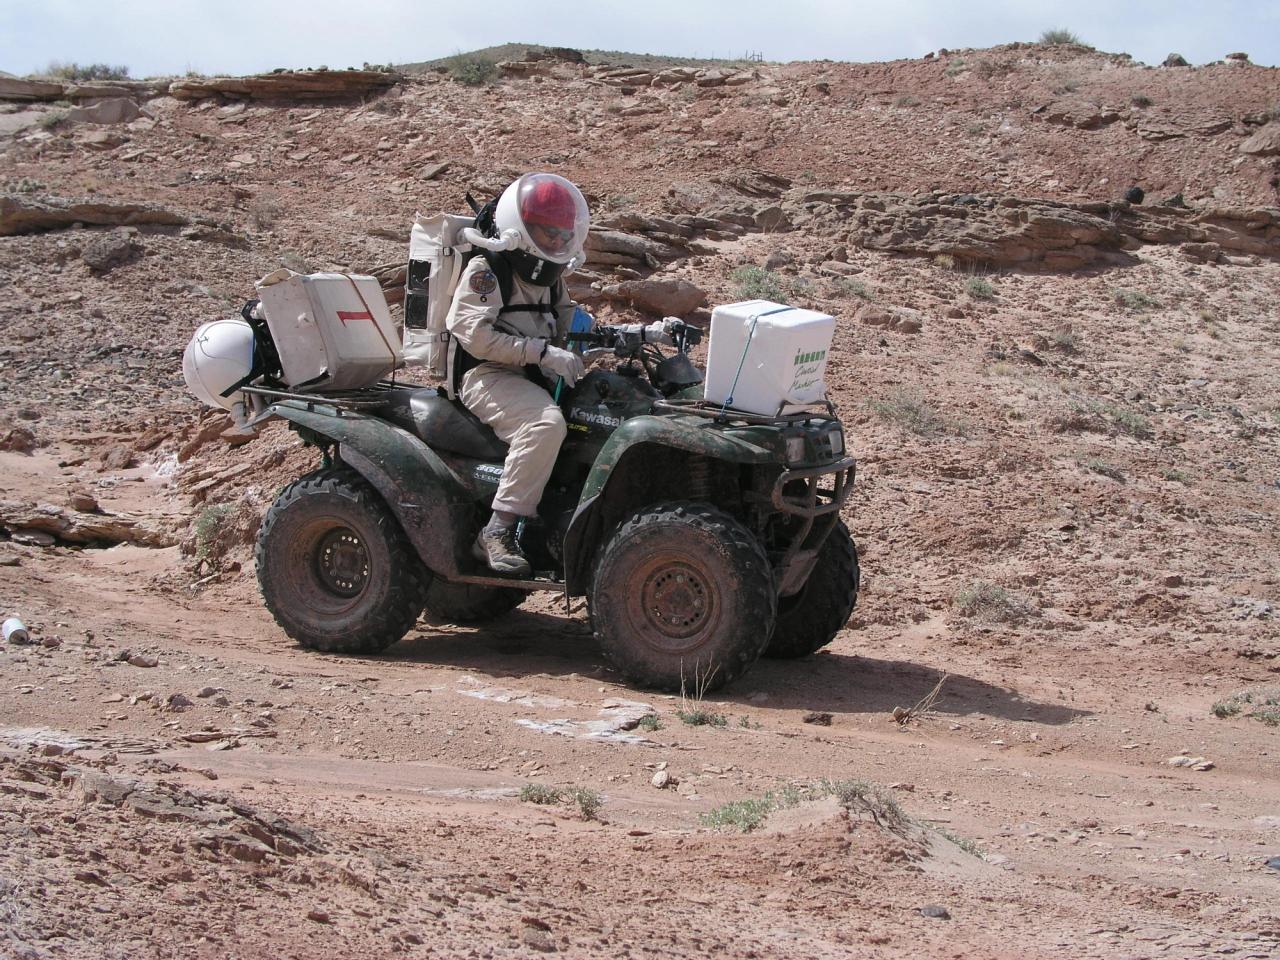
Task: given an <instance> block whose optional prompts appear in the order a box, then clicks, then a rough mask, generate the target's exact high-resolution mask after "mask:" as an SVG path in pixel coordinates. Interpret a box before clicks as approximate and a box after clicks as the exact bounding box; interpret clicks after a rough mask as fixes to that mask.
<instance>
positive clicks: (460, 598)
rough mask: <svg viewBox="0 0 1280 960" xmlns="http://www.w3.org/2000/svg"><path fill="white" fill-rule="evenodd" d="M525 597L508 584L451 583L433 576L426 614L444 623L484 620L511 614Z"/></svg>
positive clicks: (521, 591)
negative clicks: (507, 585)
mask: <svg viewBox="0 0 1280 960" xmlns="http://www.w3.org/2000/svg"><path fill="white" fill-rule="evenodd" d="M526 596H528V594H526V593H525V592H524V591H523V590H513V589H511V588H510V587H485V586H481V585H479V584H475V583H450V582H449V581H447V580H441V579H440V578H438V577H436V578H433V579H432V581H431V586H429V587H428V588H427V613H428V615H430V616H432V617H434V618H435V619H437V620H443V621H444V622H445V623H484V622H485V621H486V620H496V619H498V617H501V616H505V615H506V614H508V613H510V612H511V611H512V610H514V609H515V608H516V607H518V606H520V604H521V602H522V601H523V600H524V598H525V597H526Z"/></svg>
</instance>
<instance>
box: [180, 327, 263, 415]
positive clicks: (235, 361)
mask: <svg viewBox="0 0 1280 960" xmlns="http://www.w3.org/2000/svg"><path fill="white" fill-rule="evenodd" d="M253 360H254V342H253V328H252V327H251V326H249V324H248V322H246V321H245V320H242V319H241V318H239V317H236V318H234V319H231V318H227V319H222V320H210V321H209V322H208V323H203V324H201V325H200V327H199V328H198V329H197V330H196V332H195V334H194V335H193V336H192V337H191V342H190V343H188V344H187V349H186V350H185V351H183V354H182V379H184V380H185V381H187V389H188V390H190V391H191V393H192V394H194V395H195V397H196V398H197V399H198V400H202V401H204V402H205V403H207V404H208V405H209V406H211V407H221V408H222V409H224V410H231V409H232V408H233V407H235V406H236V404H242V403H244V399H245V397H244V394H243V393H241V392H240V391H239V390H237V391H235V392H234V393H232V394H231V395H230V396H225V397H224V396H223V395H222V394H223V391H225V390H228V389H229V388H231V387H233V386H236V385H238V384H241V383H242V381H243V380H244V379H245V377H247V376H249V375H250V373H251V372H252V371H253Z"/></svg>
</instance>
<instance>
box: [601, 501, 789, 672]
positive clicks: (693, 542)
mask: <svg viewBox="0 0 1280 960" xmlns="http://www.w3.org/2000/svg"><path fill="white" fill-rule="evenodd" d="M599 557H600V560H599V562H598V563H597V565H596V571H595V577H594V579H593V582H592V587H591V593H590V594H589V596H588V603H589V606H590V612H591V624H592V627H593V629H594V630H595V635H596V639H597V640H598V641H599V643H600V647H601V649H602V650H603V651H604V655H605V656H606V657H607V658H608V659H609V660H610V661H611V662H612V663H613V665H614V666H616V667H617V668H618V670H619V671H621V672H622V673H623V674H624V675H625V676H626V677H627V679H628V680H630V681H632V682H633V683H635V684H638V685H640V686H644V687H654V688H657V689H659V690H679V689H681V687H685V688H686V689H688V690H689V691H691V692H693V693H695V694H701V693H702V692H704V691H707V690H714V689H716V688H717V687H720V686H723V685H724V684H726V683H728V682H729V681H731V680H733V679H734V678H735V677H737V676H738V675H740V674H741V673H742V672H743V671H745V670H746V669H747V668H748V667H750V666H751V664H753V663H754V662H755V661H756V660H757V659H758V658H759V656H760V654H761V652H762V651H763V650H764V647H765V645H766V644H767V643H768V638H769V635H770V633H771V632H772V627H773V619H774V614H775V611H776V604H777V598H776V595H775V592H774V586H773V575H772V572H771V570H770V568H769V559H768V557H767V556H766V555H765V552H764V548H763V547H762V546H761V545H760V543H759V541H758V540H756V538H755V537H753V536H752V535H751V533H750V531H748V530H747V529H746V528H745V527H744V526H743V525H742V524H740V523H739V522H738V521H737V520H735V519H734V518H733V517H731V516H729V515H728V514H727V513H725V512H724V511H722V510H719V509H717V508H716V507H713V506H711V505H709V504H705V503H661V504H656V505H654V506H649V507H645V508H643V509H641V510H638V511H636V512H635V513H633V514H632V515H631V516H630V517H628V518H627V519H626V520H624V521H623V522H622V523H621V524H620V525H619V526H618V528H617V529H616V530H615V531H614V532H613V534H612V536H610V537H609V539H608V541H607V542H606V543H605V544H604V546H603V547H602V548H601V550H600V554H599Z"/></svg>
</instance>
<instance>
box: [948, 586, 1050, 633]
mask: <svg viewBox="0 0 1280 960" xmlns="http://www.w3.org/2000/svg"><path fill="white" fill-rule="evenodd" d="M954 606H955V609H956V613H958V614H960V616H962V617H966V618H968V619H970V620H978V621H982V622H984V623H1021V622H1022V621H1023V620H1027V619H1029V618H1030V617H1031V616H1033V615H1034V613H1035V608H1034V607H1032V606H1031V604H1030V603H1028V602H1027V601H1026V600H1024V599H1022V598H1021V597H1019V596H1018V595H1017V594H1015V593H1011V592H1010V591H1008V590H1006V589H1005V588H1004V587H1002V586H999V585H998V584H994V583H988V582H987V581H986V580H975V581H974V582H973V583H971V584H969V585H968V586H967V587H965V588H964V589H963V590H961V591H960V592H959V593H958V594H956V599H955V604H954Z"/></svg>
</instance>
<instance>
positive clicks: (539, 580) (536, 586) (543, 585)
mask: <svg viewBox="0 0 1280 960" xmlns="http://www.w3.org/2000/svg"><path fill="white" fill-rule="evenodd" d="M449 582H450V583H474V584H475V585H476V586H480V587H511V588H512V589H515V590H553V591H555V592H556V593H564V581H563V580H553V579H552V578H551V577H546V578H543V577H536V576H535V577H534V578H533V579H532V580H520V579H518V578H516V577H500V576H497V575H494V574H490V575H487V576H472V575H470V574H460V575H459V576H456V577H450V578H449Z"/></svg>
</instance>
